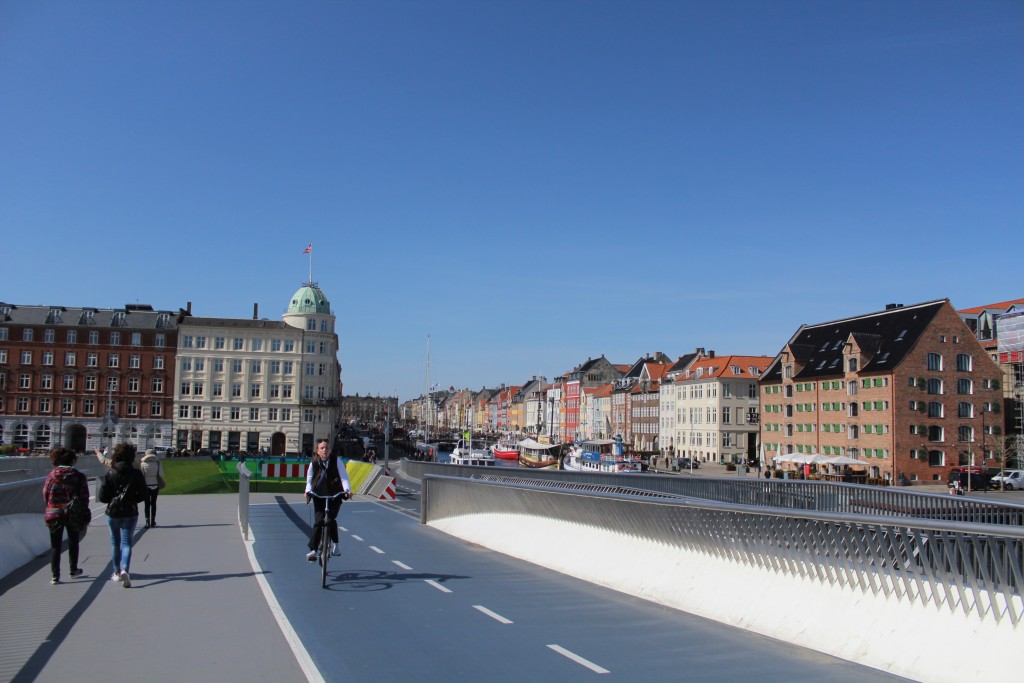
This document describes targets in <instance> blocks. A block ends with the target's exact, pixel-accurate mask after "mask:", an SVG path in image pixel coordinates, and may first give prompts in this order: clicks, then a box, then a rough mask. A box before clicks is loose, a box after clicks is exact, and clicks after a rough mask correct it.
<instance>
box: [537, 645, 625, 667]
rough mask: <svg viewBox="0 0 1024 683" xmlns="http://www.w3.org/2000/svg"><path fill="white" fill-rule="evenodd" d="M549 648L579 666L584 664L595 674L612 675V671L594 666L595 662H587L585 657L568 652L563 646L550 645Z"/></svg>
mask: <svg viewBox="0 0 1024 683" xmlns="http://www.w3.org/2000/svg"><path fill="white" fill-rule="evenodd" d="M548 647H550V648H551V649H552V650H554V651H555V652H557V653H558V654H560V655H562V656H563V657H568V658H569V659H571V660H572V661H574V662H576V663H577V664H582V665H583V666H585V667H587V668H588V669H590V670H591V671H593V672H594V673H599V674H610V673H611V671H609V670H608V669H605V668H604V667H600V666H598V665H597V664H594V663H593V662H590V661H587V660H586V659H583V657H580V656H579V655H578V654H576V653H575V652H570V651H569V650H566V649H565V648H564V647H562V646H561V645H548Z"/></svg>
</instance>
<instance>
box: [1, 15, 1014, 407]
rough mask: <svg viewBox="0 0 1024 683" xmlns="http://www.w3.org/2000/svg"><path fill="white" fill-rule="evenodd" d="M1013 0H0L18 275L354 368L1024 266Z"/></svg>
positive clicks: (488, 369) (678, 338)
mask: <svg viewBox="0 0 1024 683" xmlns="http://www.w3.org/2000/svg"><path fill="white" fill-rule="evenodd" d="M1022 74H1024V3H1021V2H1019V1H1010V2H998V1H984V2H968V1H963V2H936V1H928V2H890V1H885V2H870V1H868V2H862V1H858V2H818V1H809V2H775V1H772V2H762V1H757V2H740V1H738V0H737V1H722V2H717V1H716V2H711V1H708V2H682V1H680V2H643V1H640V2H636V1H629V2H627V1H625V0H623V1H622V2H602V1H588V2H582V1H581V2H569V1H561V2H560V1H558V0H544V1H536V2H531V1H523V0H515V1H512V0H509V1H507V2H496V1H485V0H479V1H465V2H449V1H442V0H431V1H423V2H388V1H380V0H373V1H368V2H340V1H332V2H312V1H305V2H303V1H295V0H289V1H287V2H286V1H284V0H281V1H279V2H259V1H246V2H241V1H238V2H236V1H233V0H201V1H194V2H188V1H184V0H180V1H175V2H138V1H137V0H131V1H115V0H103V1H96V2H87V1H83V2H53V1H46V0H39V1H34V2H28V1H27V0H17V1H10V0H6V1H0V226H2V234H3V239H2V250H3V254H4V258H3V261H2V264H3V265H2V274H0V283H2V284H0V300H4V301H7V302H10V303H16V304H18V303H20V304H45V305H65V306H104V307H107V306H122V305H124V304H125V303H135V302H142V303H149V304H152V305H154V306H155V307H157V308H164V309H177V308H178V307H184V306H185V304H186V302H188V301H191V302H192V307H193V312H194V313H196V314H197V315H203V316H229V317H249V316H251V315H252V305H253V303H256V302H258V303H259V305H260V314H261V316H266V317H270V318H275V319H279V318H280V315H281V313H282V312H283V311H284V309H285V308H286V306H287V303H288V300H289V298H290V296H291V294H292V293H293V292H294V291H295V290H296V289H297V288H298V287H299V285H300V284H301V283H302V282H303V281H304V280H306V278H307V277H308V267H309V264H308V260H307V257H306V256H304V255H303V253H302V250H303V249H304V248H305V246H306V244H308V243H309V242H313V245H314V246H313V278H314V280H316V281H318V282H319V283H320V285H321V287H322V288H323V290H324V291H325V293H326V294H327V296H328V298H329V299H330V300H331V303H332V304H333V307H334V310H335V313H336V314H337V316H338V333H339V336H340V341H341V351H340V354H339V357H340V360H341V363H342V367H343V374H342V377H343V381H344V382H345V391H346V393H355V392H359V393H362V394H367V393H371V394H391V393H394V392H395V391H396V390H397V391H398V394H399V396H400V397H401V398H402V399H403V400H405V399H407V398H410V397H412V396H414V395H417V394H418V393H420V392H422V391H423V387H424V379H425V378H424V370H425V361H426V339H427V335H428V334H429V335H430V336H431V383H434V382H437V383H439V384H440V385H441V386H444V387H447V386H449V385H454V386H456V387H462V386H469V387H472V388H474V389H476V388H479V387H481V386H485V385H486V386H496V385H498V384H499V383H502V382H505V383H508V384H519V383H521V382H522V381H524V380H525V379H527V378H529V377H530V376H532V375H534V374H544V375H546V376H547V377H548V378H549V379H550V378H552V377H553V376H556V375H558V374H561V373H563V372H566V371H568V370H570V369H571V368H572V367H573V366H575V365H576V364H578V363H580V362H582V361H585V360H586V359H587V358H588V357H591V356H594V357H596V356H599V355H601V354H605V355H606V356H608V358H609V359H610V360H612V361H613V362H617V363H630V362H633V361H634V360H636V358H638V357H639V356H640V355H642V354H644V353H645V352H653V351H663V352H665V353H667V354H669V355H670V356H673V357H675V356H678V355H680V354H683V353H687V352H690V351H692V350H693V349H694V348H695V347H697V346H703V347H706V348H712V349H715V350H716V352H718V353H719V354H727V353H738V354H749V355H759V354H764V355H774V354H775V353H777V352H778V350H779V349H780V348H781V347H782V345H783V344H784V343H785V342H786V341H787V340H788V338H789V337H790V336H791V335H792V334H793V332H794V331H795V330H796V328H797V327H798V326H799V325H800V324H802V323H816V322H821V321H824V320H830V319H834V318H839V317H845V316H850V315H857V314H861V313H868V312H871V311H875V310H880V309H882V308H883V307H884V306H885V304H886V303H889V302H901V303H905V304H910V303H917V302H921V301H926V300H931V299H938V298H945V297H948V298H950V299H951V300H952V302H953V305H954V306H957V307H958V308H964V307H968V306H975V305H981V304H985V303H991V302H995V301H1001V300H1004V299H1009V298H1015V297H1020V296H1024V281H1022V268H1021V263H1022V259H1024V251H1022V249H1021V236H1022V234H1024V76H1022Z"/></svg>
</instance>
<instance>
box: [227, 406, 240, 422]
mask: <svg viewBox="0 0 1024 683" xmlns="http://www.w3.org/2000/svg"><path fill="white" fill-rule="evenodd" d="M229 419H231V420H240V419H242V409H241V408H239V407H238V406H232V407H231V412H230V417H229Z"/></svg>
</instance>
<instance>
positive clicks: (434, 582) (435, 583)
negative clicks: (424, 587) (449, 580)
mask: <svg viewBox="0 0 1024 683" xmlns="http://www.w3.org/2000/svg"><path fill="white" fill-rule="evenodd" d="M427 583H429V584H430V585H431V586H433V587H434V588H436V589H437V590H439V591H441V592H442V593H451V591H450V590H448V589H447V588H445V587H444V586H442V585H441V584H439V583H438V582H437V581H434V580H433V579H427Z"/></svg>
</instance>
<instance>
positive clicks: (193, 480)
mask: <svg viewBox="0 0 1024 683" xmlns="http://www.w3.org/2000/svg"><path fill="white" fill-rule="evenodd" d="M161 463H162V464H163V466H164V480H165V481H166V482H167V486H166V487H164V488H163V489H161V490H160V495H161V496H168V495H170V496H173V495H175V494H182V493H237V492H238V471H237V469H236V467H237V462H235V461H227V462H223V463H216V462H214V461H213V460H210V459H208V458H199V459H189V460H177V459H173V458H172V459H168V460H162V461H161ZM253 467H256V466H255V465H253ZM347 469H348V473H349V478H350V480H351V482H352V489H353V490H354V491H359V490H360V488H361V487H362V485H363V482H364V481H365V480H366V478H367V477H368V476H369V475H370V474H371V473H372V472H373V466H372V465H370V464H369V463H365V462H349V463H348V465H347ZM305 488H306V481H305V479H289V480H279V479H259V478H253V479H252V480H250V484H249V490H250V491H252V492H253V493H257V492H261V493H302V491H303V490H304V489H305Z"/></svg>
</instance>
